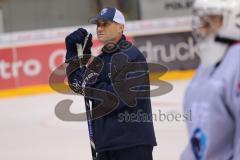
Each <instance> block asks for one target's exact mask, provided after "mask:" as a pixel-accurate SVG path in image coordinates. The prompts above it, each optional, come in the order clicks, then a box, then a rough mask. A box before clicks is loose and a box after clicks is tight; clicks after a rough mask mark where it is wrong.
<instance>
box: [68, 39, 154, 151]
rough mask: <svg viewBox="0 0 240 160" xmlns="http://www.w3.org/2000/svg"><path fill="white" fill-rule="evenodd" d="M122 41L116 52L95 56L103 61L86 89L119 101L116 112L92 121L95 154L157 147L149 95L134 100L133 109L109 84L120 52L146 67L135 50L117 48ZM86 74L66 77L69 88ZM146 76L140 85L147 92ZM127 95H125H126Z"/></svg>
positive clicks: (133, 74)
mask: <svg viewBox="0 0 240 160" xmlns="http://www.w3.org/2000/svg"><path fill="white" fill-rule="evenodd" d="M124 41H125V42H127V41H126V39H125V36H122V38H121V40H120V41H119V42H118V44H117V45H116V48H115V49H114V50H112V52H107V53H106V51H105V50H104V49H102V53H101V54H100V55H99V56H98V58H100V59H101V60H102V62H103V68H102V70H101V72H100V75H99V76H98V78H97V81H96V83H94V84H91V85H89V86H90V87H92V88H95V89H100V90H102V91H108V92H110V93H112V94H114V95H115V96H116V97H117V99H118V100H119V103H118V104H117V108H116V109H115V110H114V111H112V112H111V113H109V114H107V115H105V116H103V117H101V118H97V119H95V120H92V126H93V139H94V142H95V146H96V151H97V152H103V151H107V150H115V149H122V148H128V147H132V146H137V145H151V146H155V145H157V144H156V139H155V133H154V128H153V123H152V121H151V120H150V119H149V117H151V115H152V110H151V101H150V96H149V92H148V94H147V96H146V97H145V98H137V99H136V105H135V107H129V106H128V105H127V103H126V102H125V101H124V99H122V98H121V97H120V96H119V94H118V93H117V91H116V89H115V88H114V86H113V83H112V81H111V76H112V75H111V72H110V71H111V65H112V64H111V59H112V57H113V56H114V55H116V54H118V53H119V52H121V53H122V54H123V55H125V56H126V57H127V59H128V62H129V63H131V62H143V63H145V65H147V63H146V59H145V57H144V56H143V55H142V53H141V52H140V51H139V50H138V49H137V48H136V47H135V46H133V45H131V46H125V47H126V48H124V46H123V47H121V46H120V47H119V45H121V44H122V43H121V44H120V42H124ZM128 44H129V43H128ZM103 48H104V47H103ZM123 48H124V49H123ZM121 61H122V59H121V58H120V59H119V61H118V64H120V65H121V64H124V62H121ZM123 68H124V66H123ZM85 70H86V68H82V69H78V70H77V71H76V72H73V73H72V74H70V75H69V76H68V81H69V85H71V84H72V83H74V82H75V80H76V79H77V80H78V81H79V82H80V83H81V82H82V78H83V77H84V73H85ZM120 72H121V71H120ZM145 74H146V75H147V81H144V82H143V83H144V84H142V85H143V86H145V89H149V88H150V85H149V74H148V72H146V73H145ZM136 75H138V74H136V73H134V72H131V73H129V74H127V77H128V78H129V77H134V76H136ZM74 79H75V80H74ZM136 80H137V79H136ZM119 81H120V82H119V83H121V85H122V86H123V88H124V86H125V85H124V83H127V81H126V79H125V78H124V79H122V80H121V79H120V80H119ZM139 88H141V87H139ZM142 88H144V87H142ZM143 90H144V89H143ZM75 91H76V89H75ZM145 91H146V90H145ZM126 94H128V93H127V92H126ZM93 97H94V95H93ZM125 97H126V96H125ZM128 98H129V97H128ZM130 98H131V97H130ZM133 99H134V97H133ZM92 104H93V108H94V107H96V106H97V105H98V104H99V103H98V102H96V101H95V100H93V103H92ZM144 118H145V119H144Z"/></svg>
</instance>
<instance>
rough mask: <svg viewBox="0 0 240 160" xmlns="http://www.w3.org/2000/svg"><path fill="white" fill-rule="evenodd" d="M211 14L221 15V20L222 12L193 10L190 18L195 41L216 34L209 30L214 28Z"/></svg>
mask: <svg viewBox="0 0 240 160" xmlns="http://www.w3.org/2000/svg"><path fill="white" fill-rule="evenodd" d="M211 16H216V17H221V20H222V19H223V16H222V14H216V13H214V14H212V13H211V14H207V13H204V12H198V11H195V12H194V14H193V18H192V33H193V36H194V38H195V40H196V42H201V41H204V40H205V39H206V38H208V37H210V36H214V35H215V34H216V33H215V32H212V33H211V32H209V31H211V30H214V27H215V26H214V25H215V23H214V21H212V19H211ZM203 30H204V31H203Z"/></svg>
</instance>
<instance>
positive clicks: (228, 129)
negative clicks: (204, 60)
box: [181, 44, 240, 160]
mask: <svg viewBox="0 0 240 160" xmlns="http://www.w3.org/2000/svg"><path fill="white" fill-rule="evenodd" d="M184 111H185V112H189V111H191V113H192V120H191V121H188V122H187V127H188V133H189V137H190V140H189V144H188V146H187V148H186V149H185V151H184V152H183V154H182V156H181V160H239V159H240V44H236V45H234V46H231V47H230V48H229V49H228V51H227V53H226V54H225V57H224V58H223V59H222V60H221V62H220V63H219V64H217V65H215V66H211V67H203V66H200V67H199V68H198V69H197V72H196V75H195V77H194V78H193V79H192V81H191V82H190V84H189V86H188V88H187V90H186V93H185V99H184Z"/></svg>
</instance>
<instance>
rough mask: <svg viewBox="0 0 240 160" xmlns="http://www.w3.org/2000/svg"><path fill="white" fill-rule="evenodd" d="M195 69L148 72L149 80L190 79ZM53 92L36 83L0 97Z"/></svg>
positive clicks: (10, 91)
mask: <svg viewBox="0 0 240 160" xmlns="http://www.w3.org/2000/svg"><path fill="white" fill-rule="evenodd" d="M194 73H195V70H187V71H169V72H167V73H166V74H164V75H161V74H160V73H152V74H150V80H151V81H155V80H165V81H168V80H184V79H190V78H192V76H193V75H194ZM58 88H60V90H64V91H66V90H67V88H66V87H64V86H62V85H60V86H59V87H58ZM50 92H55V91H54V90H53V89H52V88H51V87H50V86H49V85H47V84H46V85H36V86H27V87H20V88H15V89H6V90H1V91H0V99H2V98H12V97H18V96H27V95H37V94H43V93H50Z"/></svg>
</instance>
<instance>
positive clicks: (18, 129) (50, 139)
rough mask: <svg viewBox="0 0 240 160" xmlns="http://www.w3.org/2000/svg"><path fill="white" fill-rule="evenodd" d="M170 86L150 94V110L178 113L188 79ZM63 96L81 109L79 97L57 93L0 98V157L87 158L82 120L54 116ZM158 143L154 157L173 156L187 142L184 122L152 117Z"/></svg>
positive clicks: (166, 158)
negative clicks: (66, 119)
mask: <svg viewBox="0 0 240 160" xmlns="http://www.w3.org/2000/svg"><path fill="white" fill-rule="evenodd" d="M170 83H171V84H172V85H173V87H174V89H173V90H172V91H171V92H170V93H168V94H165V95H162V96H159V97H154V98H152V107H153V113H156V115H157V114H158V112H159V110H161V112H162V113H182V98H183V93H184V90H185V87H186V85H187V83H188V81H171V82H170ZM63 99H72V100H74V103H73V106H72V108H71V111H72V112H73V113H79V112H83V111H84V108H85V107H84V102H83V98H82V97H81V98H80V97H78V96H71V95H62V94H59V93H49V94H42V95H37V96H24V97H23V96H22V97H17V98H8V99H1V100H0V160H91V158H90V157H91V155H90V145H89V138H88V131H87V124H86V122H65V121H61V120H60V119H58V118H57V117H56V116H55V112H54V109H55V106H56V104H57V103H58V102H59V101H61V100H63ZM154 127H155V131H156V138H157V143H158V146H157V147H155V148H154V153H153V154H154V160H177V159H179V156H180V154H181V152H182V151H183V149H184V147H185V145H186V143H187V133H186V127H185V122H182V121H181V122H178V121H173V122H168V121H167V120H165V121H160V120H158V121H155V122H154Z"/></svg>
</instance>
